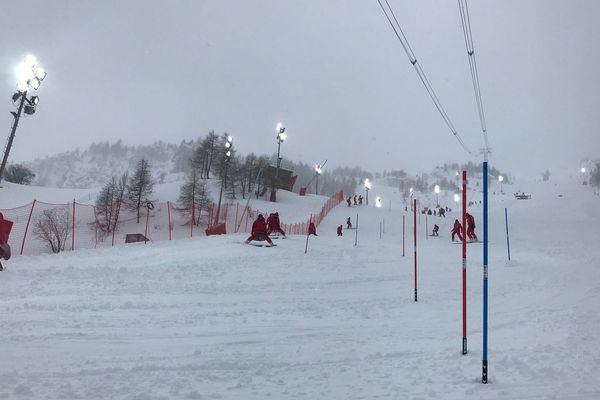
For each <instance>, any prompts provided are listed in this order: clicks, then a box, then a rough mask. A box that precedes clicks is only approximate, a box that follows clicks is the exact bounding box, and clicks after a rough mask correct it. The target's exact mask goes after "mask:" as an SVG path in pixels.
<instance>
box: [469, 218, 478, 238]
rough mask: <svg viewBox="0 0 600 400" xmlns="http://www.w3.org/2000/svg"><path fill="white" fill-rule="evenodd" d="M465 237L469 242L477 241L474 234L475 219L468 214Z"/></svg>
mask: <svg viewBox="0 0 600 400" xmlns="http://www.w3.org/2000/svg"><path fill="white" fill-rule="evenodd" d="M467 237H468V238H469V240H477V235H476V234H475V218H473V216H472V215H471V214H469V213H467Z"/></svg>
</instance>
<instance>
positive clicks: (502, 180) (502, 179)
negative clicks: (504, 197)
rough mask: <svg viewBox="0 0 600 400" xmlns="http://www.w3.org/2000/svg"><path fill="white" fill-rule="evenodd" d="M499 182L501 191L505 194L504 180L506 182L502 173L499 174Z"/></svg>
mask: <svg viewBox="0 0 600 400" xmlns="http://www.w3.org/2000/svg"><path fill="white" fill-rule="evenodd" d="M498 182H500V193H502V194H504V190H502V182H504V177H503V176H502V175H499V176H498Z"/></svg>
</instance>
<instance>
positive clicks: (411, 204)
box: [408, 188, 414, 212]
mask: <svg viewBox="0 0 600 400" xmlns="http://www.w3.org/2000/svg"><path fill="white" fill-rule="evenodd" d="M408 193H409V194H410V211H411V212H412V211H413V195H414V189H413V188H410V189H408Z"/></svg>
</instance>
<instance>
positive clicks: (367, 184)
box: [365, 178, 371, 205]
mask: <svg viewBox="0 0 600 400" xmlns="http://www.w3.org/2000/svg"><path fill="white" fill-rule="evenodd" d="M369 189H371V182H369V178H367V179H365V191H366V192H367V194H366V196H365V197H366V203H367V205H369Z"/></svg>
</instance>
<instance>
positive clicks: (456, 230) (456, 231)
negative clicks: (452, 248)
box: [451, 219, 463, 242]
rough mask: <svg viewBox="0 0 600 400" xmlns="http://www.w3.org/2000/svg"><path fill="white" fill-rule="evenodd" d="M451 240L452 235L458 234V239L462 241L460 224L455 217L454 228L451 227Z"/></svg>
mask: <svg viewBox="0 0 600 400" xmlns="http://www.w3.org/2000/svg"><path fill="white" fill-rule="evenodd" d="M451 232H452V241H453V242H454V235H458V240H460V241H461V242H462V240H463V238H462V225H461V224H460V222H458V220H457V219H455V220H454V228H452V231H451Z"/></svg>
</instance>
